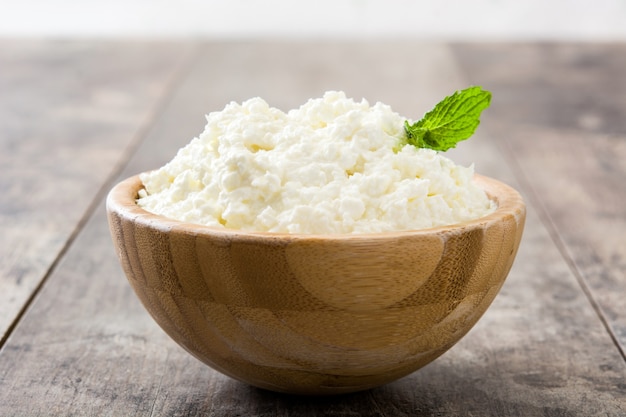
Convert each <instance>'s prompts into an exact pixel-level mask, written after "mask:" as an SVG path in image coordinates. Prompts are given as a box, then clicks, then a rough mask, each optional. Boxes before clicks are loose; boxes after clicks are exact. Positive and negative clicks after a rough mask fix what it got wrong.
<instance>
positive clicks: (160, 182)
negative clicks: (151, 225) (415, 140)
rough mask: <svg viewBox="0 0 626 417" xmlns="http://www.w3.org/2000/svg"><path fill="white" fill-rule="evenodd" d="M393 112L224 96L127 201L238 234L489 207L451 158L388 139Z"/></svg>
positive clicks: (369, 227)
mask: <svg viewBox="0 0 626 417" xmlns="http://www.w3.org/2000/svg"><path fill="white" fill-rule="evenodd" d="M403 124H404V118H402V117H400V116H399V115H398V114H396V113H394V112H393V111H392V110H391V108H390V107H389V106H387V105H384V104H382V103H376V104H375V105H373V106H370V105H369V104H368V102H367V101H365V100H362V101H361V102H356V101H354V100H352V99H349V98H346V95H345V94H344V93H343V92H327V93H326V94H324V96H323V97H322V98H318V99H311V100H309V101H308V102H307V103H306V104H304V105H302V106H301V107H300V108H298V109H294V110H291V111H289V112H288V113H284V112H282V111H280V110H278V109H276V108H272V107H270V106H269V105H268V104H267V103H266V102H265V101H264V100H262V99H260V98H253V99H250V100H247V101H245V102H243V103H241V104H238V103H230V104H228V105H227V106H226V107H225V108H224V110H222V111H220V112H214V113H211V114H209V115H208V116H207V124H206V127H205V130H204V132H203V133H202V134H201V135H200V136H199V137H197V138H195V139H193V140H192V141H191V142H190V143H189V144H188V145H187V146H185V147H183V148H182V149H180V150H179V152H178V154H177V155H176V157H175V158H174V159H173V160H172V161H171V162H169V163H168V164H166V165H165V166H163V167H162V168H160V169H158V170H156V171H152V172H149V173H144V174H142V175H141V180H142V182H143V184H144V187H145V190H141V192H140V194H139V199H138V200H137V202H138V204H139V205H140V206H141V207H143V208H145V209H146V210H148V211H150V212H153V213H156V214H160V215H163V216H166V217H170V218H173V219H177V220H182V221H186V222H192V223H198V224H204V225H209V226H214V227H226V228H230V229H239V230H247V231H268V232H282V233H307V234H335V233H355V234H356V233H376V232H386V231H402V230H412V229H422V228H428V227H434V226H441V225H449V224H453V223H458V222H461V221H465V220H469V219H474V218H478V217H481V216H484V215H486V214H488V213H489V212H491V211H492V210H493V209H494V203H493V202H491V201H490V200H489V199H488V198H487V196H486V195H485V193H484V192H483V190H481V189H480V188H478V187H477V186H476V185H474V184H473V182H472V177H473V167H462V166H458V165H456V164H454V163H453V162H452V161H451V160H450V159H448V158H446V157H444V156H442V155H441V154H439V153H437V152H435V151H432V150H429V149H417V148H415V147H413V146H404V147H402V148H401V149H398V148H399V146H398V145H399V143H400V142H401V140H402V138H403V136H404V125H403Z"/></svg>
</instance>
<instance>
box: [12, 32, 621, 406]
mask: <svg viewBox="0 0 626 417" xmlns="http://www.w3.org/2000/svg"><path fill="white" fill-rule="evenodd" d="M407 50H412V51H420V54H407V53H406V51H407ZM280 56H288V57H292V59H291V60H289V61H285V60H278V59H276V58H277V57H280ZM262 57H266V59H262ZM337 57H340V58H341V59H340V60H337V59H336V58H337ZM300 59H302V60H303V61H301V60H300ZM346 61H347V62H346ZM302 62H305V63H306V65H303V64H302ZM322 62H324V63H327V64H325V65H323V66H322V65H321V64H320V63H322ZM389 62H393V63H394V65H396V66H398V67H400V68H401V69H393V70H390V69H389V65H388V63H389ZM423 62H428V63H429V65H428V68H427V69H423V68H421V67H422V65H420V64H422V63H423ZM315 64H317V65H318V67H317V68H316V69H315V70H310V69H307V68H308V67H309V66H311V65H315ZM242 68H247V70H243V69H242ZM361 68H366V69H367V70H361V71H357V69H361ZM417 68H421V69H417ZM413 69H416V70H415V74H416V75H420V76H419V77H416V78H415V79H413V77H412V76H411V74H412V71H413ZM300 70H302V72H300ZM444 75H445V76H444ZM396 77H397V78H396ZM277 80H280V81H281V82H282V81H284V85H287V86H288V88H287V87H284V86H283V87H276V88H272V85H271V84H272V82H278V81H277ZM466 81H467V79H466V78H465V76H464V74H463V73H462V72H461V71H460V70H459V68H458V67H457V65H456V63H455V61H454V59H453V57H452V55H451V52H450V49H449V48H447V47H446V46H445V45H432V44H431V45H423V44H415V43H401V42H393V43H378V44H376V43H374V44H371V43H367V44H365V43H363V44H358V43H352V44H338V43H333V44H320V43H313V44H304V43H303V44H299V43H285V44H261V43H251V44H246V43H241V44H229V43H226V44H209V45H207V46H206V48H205V49H204V50H202V51H201V54H200V56H199V58H198V61H197V62H196V64H195V66H194V67H193V69H192V72H191V73H190V75H189V78H188V79H186V80H185V82H184V84H182V85H181V87H180V88H179V89H178V90H177V92H176V93H175V94H174V95H173V96H172V101H171V103H170V105H169V106H168V107H167V108H166V110H165V112H164V113H163V116H162V117H161V118H159V119H158V120H157V121H156V122H155V124H154V126H153V128H152V129H151V130H150V132H149V135H148V137H147V138H146V140H145V141H144V142H143V143H142V146H141V147H140V148H139V149H138V151H137V152H136V153H135V155H134V157H133V158H132V160H131V161H130V162H129V164H128V166H127V168H126V170H125V171H124V173H123V174H122V176H123V177H124V176H128V175H131V174H134V173H136V172H138V171H142V170H144V169H150V168H154V167H156V166H159V165H160V164H161V163H163V162H165V160H167V159H169V158H171V156H172V155H173V151H175V149H177V148H178V147H179V146H180V145H182V144H184V143H186V142H187V141H188V140H189V139H190V137H192V136H193V135H195V134H197V133H198V131H199V129H201V127H202V125H203V121H202V120H201V121H197V120H196V119H197V117H198V116H201V114H202V113H203V112H205V111H210V110H219V109H220V108H221V107H222V106H223V104H224V103H226V102H227V101H230V100H231V99H237V100H240V99H242V98H247V97H248V96H252V95H255V94H259V95H261V96H265V97H266V98H268V101H269V102H270V103H272V104H274V103H276V102H279V103H282V107H284V108H289V107H292V106H294V105H298V104H299V103H301V102H303V100H304V99H305V98H307V97H309V96H317V95H319V93H320V92H319V91H318V90H319V89H325V88H328V87H329V86H334V88H342V89H343V87H342V85H346V86H348V87H350V89H351V90H352V91H353V92H352V93H351V95H356V96H358V95H363V96H365V97H368V98H369V97H379V98H378V99H380V100H384V101H385V102H386V103H388V104H391V105H392V106H393V107H394V108H396V107H398V111H399V112H400V113H402V114H412V113H410V112H411V111H412V110H411V109H414V108H416V107H423V110H426V109H427V108H428V107H429V106H430V104H432V100H430V98H428V101H429V102H430V103H425V102H423V101H422V99H421V98H420V97H437V98H435V101H436V100H437V99H438V98H440V97H441V96H442V95H445V94H447V93H448V92H450V91H451V90H454V89H456V88H459V87H462V86H464V85H465V84H466ZM407 83H411V86H412V88H411V89H410V90H409V89H407V88H406V85H407ZM402 85H404V86H405V87H404V88H401V87H402ZM416 92H423V94H421V95H420V93H416ZM372 101H373V100H372ZM424 101H426V99H424ZM395 103H398V106H396V105H395ZM407 109H408V110H407ZM423 110H421V111H423ZM452 155H454V158H455V159H458V160H461V161H463V162H464V163H465V161H475V162H476V165H477V167H479V171H480V172H481V173H484V174H487V175H491V176H495V177H498V178H500V179H502V180H504V181H506V182H509V183H511V184H512V185H514V186H516V187H519V188H520V189H521V190H522V192H523V193H524V194H526V190H525V189H522V188H521V185H520V184H519V183H518V182H517V181H516V178H515V172H513V170H512V169H511V167H510V166H509V165H508V164H507V163H506V162H505V160H503V152H502V149H501V148H500V146H499V145H498V141H497V140H495V139H494V138H493V137H491V136H489V135H487V134H485V133H483V131H482V130H481V132H480V133H479V134H478V135H477V137H476V138H473V139H472V140H471V141H468V142H466V143H464V144H463V145H462V146H459V148H458V149H457V150H455V152H453V154H452ZM85 277H89V278H88V279H86V278H85ZM625 377H626V367H625V365H624V363H623V361H622V360H621V358H620V356H619V353H618V352H617V350H616V349H615V347H614V346H613V344H612V341H611V338H610V337H609V335H608V334H607V333H606V331H605V329H604V327H603V326H602V323H601V322H600V320H599V319H598V317H597V315H596V312H595V311H594V309H593V307H592V306H591V305H590V304H589V303H588V299H587V297H586V296H585V294H584V293H583V292H582V291H581V289H580V287H579V285H578V283H577V281H576V278H575V277H574V275H573V274H572V272H571V271H570V269H569V266H568V264H567V262H566V260H564V259H563V257H562V256H561V253H560V252H559V250H558V248H557V247H556V246H555V245H554V243H553V241H552V239H551V237H550V235H549V232H548V230H546V228H545V227H544V226H543V224H542V222H541V221H540V219H539V218H538V217H537V212H536V210H535V208H534V207H533V206H532V205H531V206H529V216H528V222H527V229H526V233H525V238H524V242H523V244H522V246H521V248H520V252H519V254H518V260H517V261H516V263H515V265H514V267H513V269H512V271H511V274H510V276H509V279H508V280H507V282H506V284H505V285H504V287H503V289H502V292H501V294H500V295H499V296H498V297H497V298H496V301H495V303H494V305H493V306H492V307H491V309H490V310H489V311H488V312H487V313H486V314H485V316H484V317H483V318H482V319H481V321H480V322H479V323H478V325H477V326H476V327H475V328H474V329H473V330H472V331H471V332H470V333H469V335H468V336H467V337H466V338H464V339H463V340H462V341H461V342H460V343H459V344H457V345H456V346H455V347H454V348H453V349H452V350H450V351H449V352H448V353H446V354H445V355H444V356H442V357H441V358H439V359H438V360H437V361H435V362H434V363H432V364H430V365H428V366H427V367H426V368H424V369H422V370H420V371H418V372H416V373H414V374H412V375H410V376H409V377H406V378H404V379H402V380H400V381H397V382H395V383H392V384H389V385H387V386H384V387H381V388H378V389H374V390H371V391H367V392H363V393H357V394H352V395H347V396H340V397H332V398H322V399H319V398H302V397H293V396H286V395H279V394H274V393H270V392H266V391H262V390H258V389H254V388H251V387H248V386H246V385H243V384H240V383H237V382H235V381H232V380H230V379H228V378H226V377H224V376H221V375H219V374H218V373H216V372H214V371H212V370H210V369H209V368H207V367H205V366H204V365H202V364H200V363H199V362H198V361H196V360H195V359H193V358H191V357H190V356H189V355H188V354H187V353H186V352H185V351H183V349H181V348H180V347H178V346H176V345H175V344H174V343H173V342H172V341H171V340H169V339H168V338H167V337H166V336H165V335H164V333H163V332H162V331H161V330H159V329H158V327H157V326H156V324H154V322H152V320H151V319H150V318H149V316H148V314H147V313H146V312H145V311H144V310H143V309H142V307H141V306H140V305H139V302H138V301H137V300H136V299H135V297H134V295H133V294H132V291H131V290H130V286H129V285H128V284H127V283H126V282H125V278H124V277H123V274H122V272H121V268H120V267H119V265H118V263H117V260H116V257H115V253H114V251H113V249H112V244H111V243H110V238H109V236H108V229H107V225H106V221H105V217H104V207H103V204H101V205H100V206H99V208H98V210H97V211H96V213H95V214H94V216H93V217H91V218H90V219H89V221H88V222H87V224H86V225H85V228H84V229H83V230H82V231H81V233H80V234H79V235H78V236H77V238H76V241H75V242H74V244H73V245H72V247H71V248H70V250H68V252H67V254H66V256H64V257H63V259H62V260H61V262H60V263H59V265H58V266H57V268H56V269H55V271H54V272H53V274H52V276H51V277H50V278H49V280H48V282H47V284H46V286H45V287H44V288H43V290H42V291H41V293H40V296H39V297H38V298H37V300H36V301H35V302H34V303H33V305H32V308H31V309H30V310H29V311H28V312H27V314H26V315H25V317H24V319H23V320H22V322H21V323H20V325H19V327H18V328H17V329H16V330H15V331H14V333H13V334H12V337H11V339H10V340H9V341H8V343H7V344H6V345H5V347H4V348H3V350H2V351H0V415H4V414H8V415H11V414H20V413H21V414H24V415H32V416H38V415H49V414H51V413H52V414H60V415H104V416H106V415H112V416H113V415H137V416H141V415H146V416H147V415H150V416H158V415H163V416H167V415H211V416H231V415H249V416H269V415H277V416H313V415H334V416H354V415H362V416H385V415H394V416H414V415H425V416H436V415H481V416H508V415H523V416H531V417H532V416H563V415H567V416H577V415H579V416H600V415H602V416H606V415H623V414H624V413H626V409H625V408H624V404H626V386H624V382H623V381H624V378H625Z"/></svg>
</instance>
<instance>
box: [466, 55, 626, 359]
mask: <svg viewBox="0 0 626 417" xmlns="http://www.w3.org/2000/svg"><path fill="white" fill-rule="evenodd" d="M456 51H457V53H458V54H459V56H460V60H461V62H462V63H463V64H464V66H465V67H466V68H467V69H468V71H469V74H470V79H471V80H472V81H473V82H480V81H481V80H485V81H487V82H488V85H489V87H490V88H491V89H492V90H493V91H494V95H495V96H497V97H499V99H498V105H497V106H495V107H494V109H493V113H494V114H492V115H491V117H490V118H489V119H488V121H487V122H486V123H487V124H488V127H487V129H489V131H490V132H491V133H492V134H493V135H494V136H496V137H501V138H502V140H503V142H504V144H505V145H504V146H503V150H504V151H505V152H507V154H509V156H508V159H509V160H511V161H513V160H514V161H515V168H516V169H517V170H518V173H519V176H520V178H521V180H522V181H524V183H525V185H526V188H527V189H528V190H529V191H530V192H531V193H532V194H531V195H530V198H532V199H533V200H535V201H536V203H537V204H538V206H539V207H540V208H541V213H542V217H543V219H544V222H545V223H546V224H547V225H548V227H549V228H550V229H551V230H552V233H553V236H554V240H555V242H556V243H557V244H558V245H560V246H561V250H562V253H563V255H564V256H565V257H566V258H567V259H568V262H569V263H570V264H571V265H572V268H573V270H574V271H575V273H576V274H577V275H578V277H579V279H580V281H581V285H582V287H583V288H584V289H585V290H586V291H589V295H590V299H591V301H592V302H593V303H594V304H596V306H597V308H598V310H599V314H600V315H601V316H602V317H603V319H604V320H606V322H607V325H608V327H609V329H610V330H611V332H612V334H613V336H614V338H615V339H616V341H617V343H619V344H620V346H621V350H622V354H623V355H624V352H626V298H625V297H624V296H623V295H624V294H626V238H625V236H626V186H625V185H624V181H625V180H626V123H625V121H626V82H625V80H624V77H623V76H621V74H624V73H626V47H625V46H624V45H621V44H599V45H598V44H590V45H562V46H560V45H541V46H536V45H524V44H521V45H517V47H516V48H513V49H511V50H507V51H504V50H503V48H501V47H497V46H496V45H493V46H486V45H483V46H469V45H467V46H463V47H459V48H456ZM484 62H489V65H485V64H484ZM522 74H523V76H522ZM625 357H626V356H625Z"/></svg>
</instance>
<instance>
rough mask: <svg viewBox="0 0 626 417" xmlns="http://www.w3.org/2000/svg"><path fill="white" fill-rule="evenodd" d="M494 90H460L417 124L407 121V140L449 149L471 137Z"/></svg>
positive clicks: (437, 149) (436, 148) (440, 149)
mask: <svg viewBox="0 0 626 417" xmlns="http://www.w3.org/2000/svg"><path fill="white" fill-rule="evenodd" d="M490 103H491V93H490V92H489V91H486V90H483V89H482V87H469V88H466V89H465V90H461V91H457V92H455V93H454V94H452V95H451V96H448V97H446V98H444V99H443V100H442V101H440V102H439V103H438V104H437V105H436V106H435V107H434V108H433V109H432V110H431V111H429V112H428V113H426V114H425V115H424V117H423V118H422V119H421V120H419V121H418V122H416V123H414V124H412V125H411V124H409V122H408V121H405V122H404V130H405V132H406V141H407V143H408V144H410V145H413V146H416V147H418V148H429V149H434V150H436V151H447V150H448V149H450V148H454V147H455V146H456V144H457V143H459V142H460V141H462V140H465V139H467V138H469V137H470V136H472V135H473V134H474V132H475V131H476V128H477V127H478V125H479V124H480V114H481V113H482V111H483V110H485V109H486V108H487V107H489V104H490Z"/></svg>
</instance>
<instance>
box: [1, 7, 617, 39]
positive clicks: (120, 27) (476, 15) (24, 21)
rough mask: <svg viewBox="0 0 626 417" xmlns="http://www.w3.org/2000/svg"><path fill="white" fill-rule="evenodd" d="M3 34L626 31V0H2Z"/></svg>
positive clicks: (445, 35)
mask: <svg viewBox="0 0 626 417" xmlns="http://www.w3.org/2000/svg"><path fill="white" fill-rule="evenodd" d="M0 36H3V37H7V36H57V37H58V36H97V37H115V36H137V37H211V38H249V37H347V38H362V37H397V36H405V37H406V36H409V37H416V38H437V39H451V40H455V39H467V40H483V39H504V40H506V39H513V40H515V39H522V40H524V39H543V40H626V0H569V1H568V0H432V1H419V0H308V1H301V0H100V1H95V0H0Z"/></svg>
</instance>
